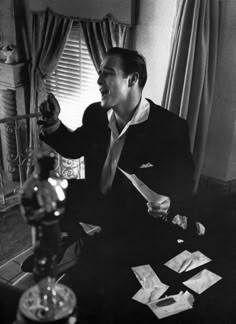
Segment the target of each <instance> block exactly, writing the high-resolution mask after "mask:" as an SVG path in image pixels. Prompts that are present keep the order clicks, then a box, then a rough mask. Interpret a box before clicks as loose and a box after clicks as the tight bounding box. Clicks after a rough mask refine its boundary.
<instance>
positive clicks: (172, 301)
mask: <svg viewBox="0 0 236 324" xmlns="http://www.w3.org/2000/svg"><path fill="white" fill-rule="evenodd" d="M193 302H194V297H193V295H191V294H190V293H189V292H188V291H185V293H183V292H182V291H181V292H180V293H179V294H177V295H172V296H168V297H165V298H162V299H159V300H158V301H157V302H156V301H155V302H153V303H149V304H148V306H149V307H150V309H151V310H152V311H153V313H154V314H155V315H156V316H157V317H158V318H160V319H161V318H165V317H168V316H171V315H174V314H177V313H180V312H183V311H185V310H188V309H191V308H192V307H193Z"/></svg>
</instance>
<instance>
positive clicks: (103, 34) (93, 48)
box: [81, 15, 130, 71]
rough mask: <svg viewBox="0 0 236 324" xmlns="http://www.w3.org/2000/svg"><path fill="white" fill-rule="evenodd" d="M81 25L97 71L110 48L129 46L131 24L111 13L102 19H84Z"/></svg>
mask: <svg viewBox="0 0 236 324" xmlns="http://www.w3.org/2000/svg"><path fill="white" fill-rule="evenodd" d="M81 26H82V28H83V32H84V37H85V41H86V44H87V46H88V50H89V53H90V55H91V58H92V60H93V63H94V66H95V68H96V70H97V71H98V70H99V68H100V64H101V62H102V59H103V57H104V54H105V52H106V51H107V50H108V49H109V48H111V47H116V46H118V47H128V46H129V31H130V26H128V25H126V24H122V23H120V22H117V21H116V20H115V19H114V18H113V17H112V16H111V15H107V16H106V17H105V18H103V19H102V20H83V21H81Z"/></svg>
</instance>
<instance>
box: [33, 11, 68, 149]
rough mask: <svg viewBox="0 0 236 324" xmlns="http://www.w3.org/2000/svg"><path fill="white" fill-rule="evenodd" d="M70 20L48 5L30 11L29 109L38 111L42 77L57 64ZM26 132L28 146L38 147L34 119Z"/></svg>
mask: <svg viewBox="0 0 236 324" xmlns="http://www.w3.org/2000/svg"><path fill="white" fill-rule="evenodd" d="M72 21H73V20H72V18H66V17H63V16H59V15H55V14H54V13H53V12H51V11H50V10H48V9H47V10H45V11H43V12H34V13H33V15H32V54H31V56H32V61H31V100H30V112H31V113H35V112H37V110H38V105H39V104H40V102H41V101H42V100H44V99H45V96H46V90H45V84H44V80H45V78H46V77H48V76H49V75H50V74H51V73H52V72H53V70H54V69H55V67H56V64H57V62H58V60H59V58H60V55H61V53H62V50H63V48H64V45H65V42H66V38H67V35H68V32H69V30H70V28H71V24H72ZM29 136H30V138H29V142H30V147H31V148H34V150H37V145H38V132H37V127H36V126H35V121H32V122H31V125H30V134H29Z"/></svg>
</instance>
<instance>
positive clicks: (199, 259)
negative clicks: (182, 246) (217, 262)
mask: <svg viewBox="0 0 236 324" xmlns="http://www.w3.org/2000/svg"><path fill="white" fill-rule="evenodd" d="M210 261H211V259H210V258H208V257H207V256H206V255H204V254H203V253H201V252H200V251H196V252H193V253H190V252H189V251H187V250H185V251H183V252H181V253H180V254H178V255H177V256H175V257H174V258H172V259H171V260H169V261H168V262H166V263H165V266H167V267H168V268H170V269H172V270H174V271H176V272H178V273H181V272H184V271H190V270H192V269H195V268H197V267H200V266H202V265H203V264H206V263H208V262H210Z"/></svg>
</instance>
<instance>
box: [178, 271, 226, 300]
mask: <svg viewBox="0 0 236 324" xmlns="http://www.w3.org/2000/svg"><path fill="white" fill-rule="evenodd" d="M221 279H222V277H220V276H218V275H217V274H215V273H213V272H211V271H209V270H207V269H204V270H202V271H201V272H199V273H197V274H196V275H195V276H193V277H192V278H190V279H188V280H186V281H184V282H183V284H184V285H185V286H187V287H189V288H190V289H192V290H193V291H195V292H196V293H198V294H201V293H202V292H203V291H205V290H206V289H208V288H209V287H211V286H213V285H214V284H215V283H217V282H218V281H219V280H221Z"/></svg>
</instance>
